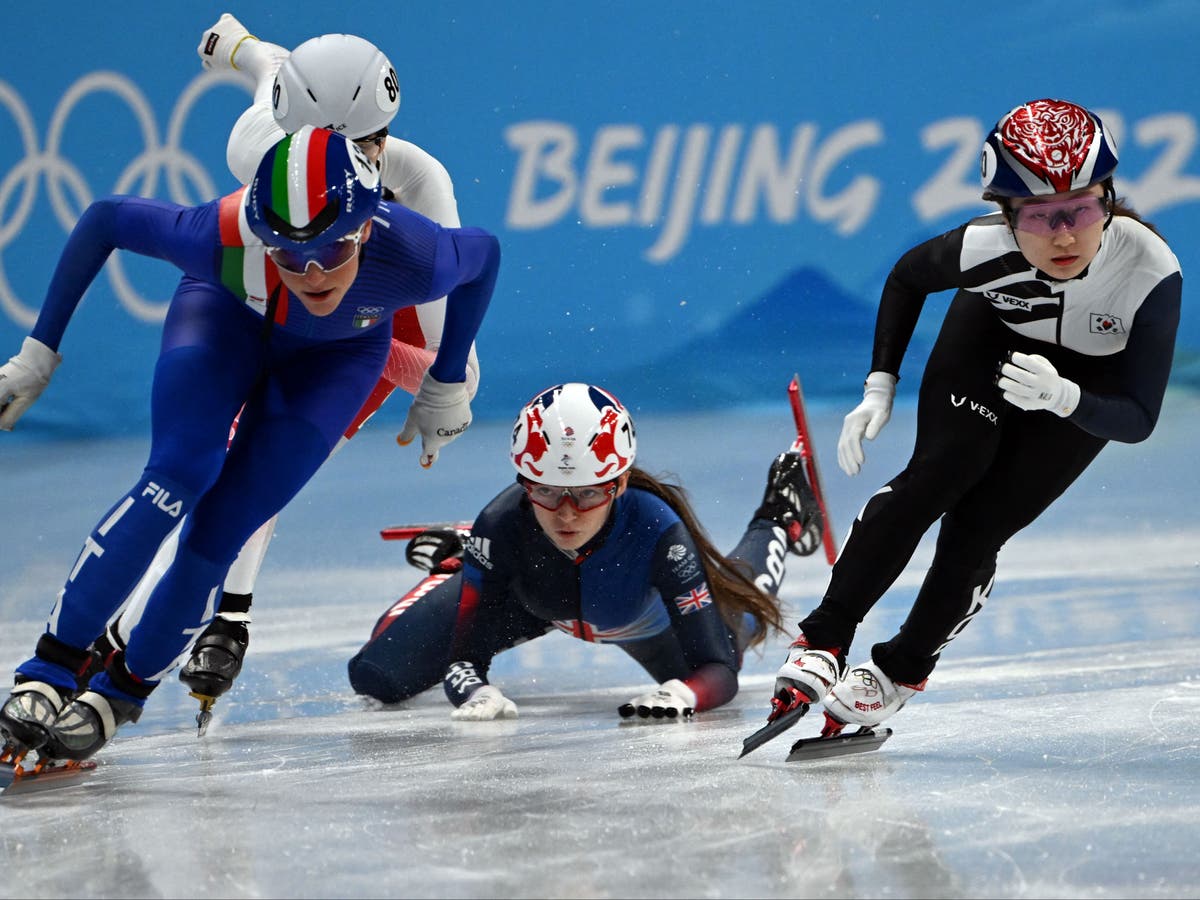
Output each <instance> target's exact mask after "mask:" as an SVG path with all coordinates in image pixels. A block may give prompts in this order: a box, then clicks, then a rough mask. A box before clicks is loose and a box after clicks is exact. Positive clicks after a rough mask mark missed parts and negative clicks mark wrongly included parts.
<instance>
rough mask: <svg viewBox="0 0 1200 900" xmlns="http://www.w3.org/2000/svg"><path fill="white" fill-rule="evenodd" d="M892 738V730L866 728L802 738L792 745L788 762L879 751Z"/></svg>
mask: <svg viewBox="0 0 1200 900" xmlns="http://www.w3.org/2000/svg"><path fill="white" fill-rule="evenodd" d="M891 736H892V729H890V728H884V729H883V730H881V731H875V730H873V729H871V728H867V727H865V726H864V727H862V728H860V729H858V731H855V732H853V733H852V734H839V735H835V736H834V737H811V738H801V739H800V740H798V741H796V743H794V744H792V752H791V753H789V754H788V758H787V760H786V761H787V762H808V761H809V760H813V759H828V758H830V757H834V756H848V755H849V754H851V753H866V752H867V751H868V750H878V749H879V746H880V744H882V743H883V742H884V741H886V740H887V739H888V738H890V737H891Z"/></svg>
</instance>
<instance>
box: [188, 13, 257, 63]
mask: <svg viewBox="0 0 1200 900" xmlns="http://www.w3.org/2000/svg"><path fill="white" fill-rule="evenodd" d="M245 40H251V41H255V40H258V38H256V37H255V36H254V35H252V34H251V33H250V32H249V31H247V30H246V26H245V25H243V24H242V23H241V22H239V21H238V20H237V19H236V18H234V17H233V16H231V15H230V14H229V13H221V18H219V19H217V21H216V22H214V23H213V24H212V25H211V26H210V27H209V28H206V29H205V30H204V34H202V35H201V36H200V44H199V45H198V46H197V47H196V55H197V56H199V57H200V64H201V65H202V66H204V68H206V69H236V68H237V66H235V65H234V64H233V57H234V54H236V53H237V51H238V48H239V47H240V46H241V45H242V42H243V41H245Z"/></svg>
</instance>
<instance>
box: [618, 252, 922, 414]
mask: <svg viewBox="0 0 1200 900" xmlns="http://www.w3.org/2000/svg"><path fill="white" fill-rule="evenodd" d="M876 308H877V304H876V303H875V302H873V301H872V302H868V301H867V300H865V299H863V298H860V297H856V296H854V295H852V294H849V293H847V292H846V291H844V290H843V289H842V288H840V287H838V286H837V285H836V284H835V283H834V282H833V281H832V280H831V279H830V278H829V277H828V276H827V275H825V273H824V272H822V271H821V270H819V269H816V268H813V267H810V266H804V267H801V268H798V269H795V270H793V271H792V272H790V273H788V274H787V275H786V276H785V277H784V278H783V279H782V280H781V281H780V282H779V283H778V284H776V285H775V286H774V287H772V288H771V289H770V290H769V291H767V293H765V294H764V295H762V296H761V297H760V298H758V299H757V300H754V301H752V302H750V303H749V304H748V305H746V306H745V307H744V308H743V309H742V310H741V311H739V312H737V313H735V314H734V315H733V316H731V317H730V318H728V319H726V320H725V321H724V322H723V323H722V324H721V326H720V327H719V328H718V329H716V330H715V331H713V332H711V333H709V334H706V335H703V336H701V337H698V338H695V339H693V340H691V341H689V342H687V343H686V344H684V345H682V346H680V347H677V348H675V349H673V350H671V351H670V352H668V353H666V354H664V355H663V356H661V357H658V358H655V359H652V360H650V361H648V362H646V363H643V364H640V365H638V366H633V367H630V368H627V369H624V370H622V371H621V372H620V374H619V375H618V376H617V377H616V378H614V379H613V382H612V383H614V384H621V385H629V386H632V385H639V386H642V387H640V388H639V392H640V393H650V392H653V399H650V398H649V397H647V399H646V401H645V402H644V403H634V404H633V406H634V407H635V408H637V407H639V406H645V407H647V408H650V407H652V408H654V409H655V410H668V411H694V410H697V409H713V408H718V407H727V406H730V405H735V406H736V405H746V404H750V405H754V404H759V403H763V402H778V401H782V400H783V398H784V396H785V394H784V390H785V388H786V387H787V383H788V381H789V380H790V379H791V377H792V374H793V373H799V375H800V379H801V381H802V382H803V384H804V393H805V397H806V398H807V399H809V400H825V399H829V400H842V399H846V400H855V399H858V398H861V396H862V382H863V378H865V377H866V375H867V371H868V369H869V367H870V364H871V342H872V339H873V337H874V331H875V311H876ZM929 346H930V345H929V343H928V341H927V340H925V339H924V338H922V337H921V336H920V334H919V333H918V335H914V337H913V341H912V344H911V345H910V347H909V353H908V354H907V355H906V362H905V366H904V369H905V372H906V373H907V372H909V371H915V372H919V371H920V368H919V367H920V366H923V364H924V359H925V357H926V356H927V355H928V352H929ZM914 364H916V367H914ZM905 380H906V381H907V380H908V379H905ZM912 380H913V381H914V382H915V381H918V380H919V379H918V378H913V379H912ZM914 387H915V385H914ZM628 392H629V393H631V395H632V393H633V392H632V391H628Z"/></svg>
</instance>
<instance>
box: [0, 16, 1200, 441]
mask: <svg viewBox="0 0 1200 900" xmlns="http://www.w3.org/2000/svg"><path fill="white" fill-rule="evenodd" d="M117 8H118V7H107V6H105V5H103V4H98V3H86V4H85V3H79V2H74V0H68V2H65V3H60V4H55V5H53V6H46V5H45V4H40V3H38V4H34V3H28V2H24V0H16V2H10V4H9V5H8V8H7V18H8V20H9V21H10V22H12V21H20V22H22V23H24V24H23V26H22V28H21V29H20V31H19V32H17V31H14V32H12V33H11V34H10V40H9V42H7V46H6V52H5V54H4V56H3V58H2V59H0V134H3V135H4V138H3V140H2V141H0V358H3V357H4V356H7V355H9V354H11V353H13V352H15V351H16V350H17V348H18V347H19V345H20V341H21V338H22V337H23V335H24V334H26V333H27V331H28V329H29V327H30V325H31V323H32V320H33V317H34V316H35V315H36V311H37V309H38V307H39V306H40V304H41V301H42V292H43V291H44V290H45V286H46V284H47V282H48V280H49V275H50V271H51V269H52V267H53V265H54V263H55V260H56V259H57V256H58V252H59V250H60V249H61V247H62V244H63V242H64V240H65V236H66V234H67V232H68V231H69V229H70V227H71V225H72V224H73V222H74V221H75V219H76V218H77V217H78V215H79V213H80V211H81V209H82V208H83V207H84V206H85V205H86V204H87V202H88V201H89V200H91V199H92V198H94V197H98V196H102V195H104V194H108V193H114V192H115V193H127V192H128V193H141V194H145V195H153V196H157V197H161V198H166V199H172V200H176V201H178V202H183V203H198V202H201V201H203V200H207V199H210V198H212V197H215V196H218V195H220V194H222V193H226V192H228V191H230V190H232V189H234V188H235V187H236V184H235V183H234V180H233V178H232V176H231V175H230V174H229V172H228V171H227V169H226V167H225V163H224V147H225V138H226V135H227V133H228V129H229V127H230V126H231V125H232V123H233V121H234V119H235V118H236V116H237V115H238V113H239V112H240V111H241V109H242V108H243V107H244V106H245V104H246V103H247V101H248V99H249V90H248V88H247V86H246V85H245V84H243V83H242V82H241V81H240V80H239V78H238V76H237V75H236V74H225V75H214V74H202V72H201V69H200V66H199V63H198V60H197V57H196V54H195V47H196V44H197V42H198V40H199V38H200V35H201V33H202V32H203V31H204V29H205V27H206V26H207V25H209V24H210V23H211V22H213V21H215V19H216V18H217V16H218V15H219V14H220V13H221V12H222V11H225V10H229V11H232V12H234V13H235V14H236V15H238V16H239V17H240V18H241V19H242V20H243V22H245V23H246V25H247V26H248V27H249V28H250V29H251V31H253V32H254V33H256V34H258V35H260V36H261V37H263V38H264V39H268V40H273V41H275V42H277V43H281V44H284V45H287V46H294V45H295V44H297V43H299V42H301V41H303V40H304V39H306V38H308V37H311V36H313V35H315V34H319V33H322V32H329V31H350V32H355V33H359V34H362V35H364V36H366V37H368V38H370V39H372V40H373V41H374V42H375V43H377V44H378V45H379V46H380V47H381V48H382V49H383V50H384V51H385V52H386V53H387V54H388V55H389V56H390V57H391V59H392V61H393V63H394V65H395V67H396V69H397V71H398V72H399V75H400V82H401V90H402V102H401V107H400V113H399V115H398V117H397V119H396V121H395V123H394V126H393V131H394V132H395V133H396V134H398V135H399V136H401V137H403V138H405V139H408V140H411V141H413V142H415V143H417V144H419V145H420V146H422V147H424V148H425V149H427V150H429V151H430V152H431V153H433V154H434V155H435V156H437V157H438V158H439V159H441V160H442V162H443V163H445V164H446V166H447V168H448V169H449V170H450V172H451V174H452V176H453V177H454V179H455V185H456V193H457V197H458V201H459V207H460V211H461V215H462V218H463V221H464V222H465V223H467V224H477V225H481V226H484V227H487V228H489V229H491V230H493V231H495V232H496V233H497V234H498V235H499V236H500V239H501V242H502V244H503V248H504V262H503V267H502V272H501V276H500V280H499V284H498V287H497V292H496V296H495V300H494V303H493V307H492V310H491V312H490V314H489V317H488V320H487V322H486V323H485V325H484V330H483V332H482V334H481V337H480V341H479V349H480V355H481V359H482V364H483V373H484V383H483V387H482V389H481V392H480V395H479V397H478V399H477V402H476V414H477V415H478V416H481V417H504V418H507V417H509V416H511V415H513V414H514V412H515V410H516V408H517V407H518V406H519V404H520V403H522V402H523V401H524V400H525V399H526V398H527V397H528V396H529V395H531V394H532V393H534V392H535V391H536V390H538V389H540V388H542V387H544V386H546V385H548V384H552V383H555V382H558V381H564V380H589V381H596V382H600V383H603V384H605V385H607V386H608V387H609V388H611V389H612V390H614V391H615V392H616V393H617V394H618V395H620V396H622V397H624V398H625V399H626V402H627V403H629V404H630V405H631V406H632V407H634V409H636V410H668V409H678V408H699V407H708V408H712V407H719V406H722V405H728V404H746V403H758V402H762V401H763V400H772V399H774V400H778V399H781V398H782V388H783V385H784V384H785V383H786V381H787V379H788V378H789V377H790V375H791V373H792V372H793V371H799V372H800V373H801V375H802V377H803V379H804V382H805V387H806V391H807V393H808V394H809V395H810V396H813V397H817V398H828V399H836V400H839V401H841V400H845V402H847V403H851V402H853V400H854V398H856V397H857V396H858V393H859V390H860V385H861V382H862V378H863V376H864V375H865V374H866V368H867V365H868V362H869V347H870V338H871V328H872V324H873V321H874V314H875V308H876V303H877V298H878V293H879V289H880V287H881V285H882V282H883V279H884V277H885V276H886V274H887V271H888V269H889V268H890V267H891V265H892V263H893V262H894V260H895V259H896V258H897V257H898V255H899V254H900V253H902V252H903V251H904V250H905V249H907V248H908V247H909V246H911V245H912V244H913V243H915V242H917V241H919V240H922V239H924V238H927V237H930V236H932V235H934V234H937V233H939V232H941V231H944V230H947V229H949V228H951V227H954V226H956V225H957V224H959V223H960V222H961V221H963V220H964V219H966V218H968V217H970V216H971V215H974V214H977V213H979V212H982V211H984V210H985V209H986V208H987V207H986V205H985V204H983V203H982V202H981V201H980V200H979V185H978V151H979V147H980V144H981V142H982V139H983V135H984V130H985V128H987V127H988V126H990V125H991V124H992V123H994V121H995V120H996V119H997V118H998V117H999V116H1000V115H1001V114H1002V113H1004V112H1005V111H1006V110H1007V109H1009V108H1010V107H1011V106H1013V105H1015V104H1016V103H1018V102H1020V101H1023V100H1028V99H1034V98H1037V97H1043V96H1060V97H1065V98H1067V99H1071V100H1075V101H1077V102H1079V103H1082V104H1084V105H1086V106H1089V107H1091V108H1093V109H1095V110H1097V111H1098V112H1100V114H1101V115H1102V116H1103V117H1104V119H1105V121H1106V123H1107V124H1108V125H1109V127H1110V129H1111V130H1112V131H1113V132H1114V134H1115V135H1116V137H1117V140H1118V143H1119V147H1120V151H1121V166H1120V169H1119V170H1118V175H1119V177H1118V179H1117V186H1118V190H1119V192H1120V193H1122V194H1124V195H1126V196H1127V197H1128V198H1129V199H1130V200H1131V201H1132V202H1133V204H1134V205H1135V206H1136V207H1137V208H1138V209H1139V210H1140V211H1141V212H1142V213H1143V214H1144V215H1145V216H1146V217H1147V218H1149V219H1150V220H1151V221H1153V222H1154V223H1155V224H1156V225H1157V226H1158V227H1159V228H1160V230H1161V231H1163V233H1164V234H1165V235H1166V236H1167V237H1168V239H1169V240H1170V241H1171V243H1172V246H1173V247H1174V249H1175V251H1176V253H1177V255H1178V256H1179V258H1180V261H1181V263H1182V265H1183V269H1184V273H1185V284H1187V283H1188V281H1187V277H1188V276H1189V275H1190V273H1191V272H1192V271H1194V270H1195V265H1194V264H1195V263H1196V261H1197V256H1198V255H1200V215H1198V214H1200V151H1198V147H1197V136H1198V134H1200V132H1198V129H1197V119H1198V117H1200V99H1198V97H1200V95H1198V94H1197V92H1196V87H1195V74H1196V59H1195V48H1196V47H1197V46H1200V4H1196V3H1193V2H1190V0H1160V2H1154V0H1145V2H1128V0H1095V2H1092V3H1090V4H1086V5H1084V6H1077V7H1076V8H1074V9H1072V10H1070V11H1069V13H1054V12H1052V11H1050V10H1048V9H1047V7H1046V6H1045V4H1044V3H1038V2H1024V0H1010V2H1008V3H1005V4H999V5H997V4H991V5H987V4H985V5H982V6H980V5H974V6H971V5H968V6H964V5H962V4H961V3H959V2H950V0H932V2H923V3H922V2H914V3H904V4H901V3H883V2H881V3H870V2H868V3H858V4H853V5H852V4H815V3H799V2H746V3H737V4H733V3H716V2H696V0H692V2H686V3H685V2H670V0H665V2H659V3H652V4H648V3H644V2H625V0H615V2H607V3H604V4H594V5H585V4H574V3H565V2H563V3H558V2H548V0H547V2H527V3H484V2H476V0H460V2H456V3H453V4H443V3H424V4H418V3H403V4H331V3H327V2H310V0H289V2H287V3H272V4H263V3H244V4H242V5H241V6H239V7H237V8H232V9H231V8H229V7H227V6H224V5H221V4H211V3H193V4H187V5H186V7H185V5H183V4H169V3H167V4H164V3H159V2H155V3H150V2H145V0H132V2H127V3H124V4H121V5H120V7H119V9H120V12H116V11H115V10H116V9H117ZM174 281H175V273H174V271H173V270H172V269H171V268H170V267H169V266H167V265H166V264H164V263H159V262H155V261H147V260H142V259H138V258H134V257H130V256H127V255H121V254H118V257H117V258H114V260H113V261H110V263H109V265H108V266H107V268H106V270H105V272H104V273H103V274H102V275H101V277H100V279H99V280H98V281H97V282H96V284H95V286H94V287H93V289H92V290H91V292H90V293H89V294H88V296H87V298H86V299H85V301H84V303H83V305H82V306H81V308H80V310H79V312H78V313H77V315H76V319H75V321H74V322H73V323H72V326H71V328H70V329H69V331H68V333H67V337H66V339H65V341H64V343H63V347H62V351H63V354H64V357H65V362H64V363H63V365H62V366H61V368H60V369H59V372H58V374H57V375H56V376H55V380H54V384H53V385H52V386H51V388H50V389H49V391H48V392H47V394H46V395H44V397H43V398H42V400H41V401H40V402H39V404H38V405H37V406H36V407H35V408H34V409H33V410H32V411H31V412H30V413H29V414H28V415H27V416H26V418H25V419H24V420H22V422H21V425H20V426H19V428H20V430H21V431H24V432H26V433H27V434H29V435H30V436H39V435H40V436H55V435H60V434H78V433H83V432H88V433H90V432H121V433H141V432H143V431H144V430H145V428H146V424H147V401H146V398H147V396H148V383H149V377H150V374H151V372H152V368H153V361H154V356H155V353H156V350H157V339H158V334H159V324H160V322H161V318H162V315H163V311H164V308H165V304H166V302H167V300H168V299H169V297H170V294H171V290H172V287H173V285H174ZM1189 298H1190V290H1189V291H1188V292H1187V295H1186V296H1185V306H1186V307H1187V308H1186V309H1185V314H1184V322H1183V328H1182V331H1181V335H1180V341H1179V351H1178V353H1177V357H1176V367H1175V380H1176V383H1177V384H1180V385H1186V384H1190V383H1193V382H1198V381H1200V367H1198V365H1197V351H1198V350H1200V316H1197V314H1196V311H1195V310H1194V309H1193V308H1191V306H1190V305H1189V304H1187V302H1186V301H1187V300H1188V299H1189ZM947 299H948V297H946V296H935V297H932V298H930V302H929V304H928V307H929V308H928V309H927V311H926V314H925V315H924V316H923V317H922V321H921V324H920V326H919V329H918V334H917V336H916V339H915V341H914V344H913V348H912V351H911V352H910V355H909V358H908V359H907V360H906V363H905V367H904V370H903V371H902V373H901V374H902V381H901V389H902V392H911V391H913V390H914V389H915V386H916V382H917V380H918V375H919V372H920V365H921V362H922V361H923V359H924V355H925V353H926V351H927V349H928V346H929V343H930V341H931V339H932V337H933V335H934V334H935V333H936V329H937V326H938V324H939V322H940V313H941V311H942V310H943V309H944V307H945V301H946V300H947ZM406 406H407V404H406V403H405V401H404V400H403V399H401V398H397V399H396V400H393V401H391V402H390V403H389V404H388V406H387V407H385V409H384V412H382V413H381V414H380V417H381V419H383V420H387V419H392V420H395V421H397V422H398V421H400V420H402V418H403V415H404V412H405V409H406Z"/></svg>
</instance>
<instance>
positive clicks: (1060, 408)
mask: <svg viewBox="0 0 1200 900" xmlns="http://www.w3.org/2000/svg"><path fill="white" fill-rule="evenodd" d="M996 387H998V388H1000V390H1002V391H1003V392H1004V399H1005V400H1007V401H1008V402H1009V403H1011V404H1012V405H1013V406H1016V407H1019V408H1020V409H1025V410H1033V409H1048V410H1050V412H1052V413H1054V414H1055V415H1056V416H1062V417H1063V418H1066V417H1067V416H1069V415H1070V414H1071V413H1073V412H1075V409H1076V407H1078V406H1079V385H1077V384H1076V383H1075V382H1073V381H1071V380H1070V379H1068V378H1063V377H1062V376H1061V375H1059V374H1058V371H1057V370H1056V369H1055V368H1054V366H1053V365H1051V363H1050V360H1048V359H1046V357H1044V356H1038V355H1037V354H1036V353H1018V352H1016V351H1015V350H1014V351H1013V353H1012V354H1011V356H1010V361H1009V362H1006V363H1005V364H1004V365H1003V366H1001V367H1000V378H999V379H997V381H996Z"/></svg>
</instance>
